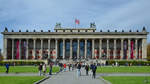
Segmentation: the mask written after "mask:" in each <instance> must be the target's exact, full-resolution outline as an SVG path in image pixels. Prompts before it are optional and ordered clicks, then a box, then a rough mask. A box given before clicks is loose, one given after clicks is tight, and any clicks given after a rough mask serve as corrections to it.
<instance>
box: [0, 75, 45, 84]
mask: <svg viewBox="0 0 150 84" xmlns="http://www.w3.org/2000/svg"><path fill="white" fill-rule="evenodd" d="M42 78H44V76H3V77H0V84H33V83H34V82H36V81H38V80H41V79H42Z"/></svg>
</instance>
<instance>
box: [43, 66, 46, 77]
mask: <svg viewBox="0 0 150 84" xmlns="http://www.w3.org/2000/svg"><path fill="white" fill-rule="evenodd" d="M45 73H46V64H44V65H43V75H45Z"/></svg>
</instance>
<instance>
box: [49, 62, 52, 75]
mask: <svg viewBox="0 0 150 84" xmlns="http://www.w3.org/2000/svg"><path fill="white" fill-rule="evenodd" d="M49 67H50V70H49V75H52V69H53V63H52V62H50V64H49Z"/></svg>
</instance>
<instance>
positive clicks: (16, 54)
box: [2, 24, 148, 61]
mask: <svg viewBox="0 0 150 84" xmlns="http://www.w3.org/2000/svg"><path fill="white" fill-rule="evenodd" d="M54 30H55V32H51V31H50V30H48V31H47V32H43V30H41V31H40V32H36V30H33V32H29V31H28V30H26V32H21V30H19V32H14V31H13V30H12V31H11V32H9V31H8V29H7V28H5V30H4V32H2V34H3V43H4V44H3V50H4V51H3V55H4V59H5V60H14V59H15V60H45V59H48V58H49V59H52V60H74V61H75V60H94V59H96V60H109V59H112V60H146V58H147V47H146V46H147V34H148V32H146V29H145V27H143V30H142V31H138V30H137V31H136V32H132V31H131V30H129V32H125V31H124V30H122V31H121V32H117V30H115V31H114V32H111V31H109V30H108V31H107V32H103V31H102V30H100V31H99V32H98V31H96V27H95V24H91V25H90V28H62V27H61V25H60V24H56V26H55V28H54Z"/></svg>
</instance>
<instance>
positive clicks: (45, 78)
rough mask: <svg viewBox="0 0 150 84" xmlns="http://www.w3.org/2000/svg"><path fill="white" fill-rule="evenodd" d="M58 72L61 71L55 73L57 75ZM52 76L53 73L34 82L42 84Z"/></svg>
mask: <svg viewBox="0 0 150 84" xmlns="http://www.w3.org/2000/svg"><path fill="white" fill-rule="evenodd" d="M58 73H59V72H56V74H55V75H57V74H58ZM51 76H52V75H50V76H47V77H44V78H43V79H41V80H39V81H36V82H34V83H33V84H40V83H41V82H43V81H45V80H47V79H49V78H50V77H51Z"/></svg>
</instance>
